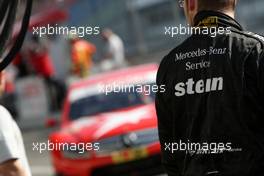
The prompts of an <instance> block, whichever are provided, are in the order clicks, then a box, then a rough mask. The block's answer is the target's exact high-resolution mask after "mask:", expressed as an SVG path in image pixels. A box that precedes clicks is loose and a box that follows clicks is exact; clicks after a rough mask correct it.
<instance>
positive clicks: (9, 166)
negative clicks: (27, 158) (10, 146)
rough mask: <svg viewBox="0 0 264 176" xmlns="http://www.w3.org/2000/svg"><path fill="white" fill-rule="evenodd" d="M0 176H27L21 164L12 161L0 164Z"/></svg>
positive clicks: (17, 161)
mask: <svg viewBox="0 0 264 176" xmlns="http://www.w3.org/2000/svg"><path fill="white" fill-rule="evenodd" d="M0 176H27V175H26V172H25V170H24V169H23V167H22V165H21V163H20V162H19V160H17V159H12V160H9V161H6V162H4V163H2V164H0Z"/></svg>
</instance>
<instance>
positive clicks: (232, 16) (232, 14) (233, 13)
mask: <svg viewBox="0 0 264 176" xmlns="http://www.w3.org/2000/svg"><path fill="white" fill-rule="evenodd" d="M203 10H205V11H206V10H209V11H217V12H220V13H223V14H225V15H228V16H230V17H231V18H235V11H234V10H229V9H218V10H211V9H201V10H199V11H203Z"/></svg>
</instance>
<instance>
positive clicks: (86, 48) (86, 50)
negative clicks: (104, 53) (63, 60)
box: [70, 35, 96, 78]
mask: <svg viewBox="0 0 264 176" xmlns="http://www.w3.org/2000/svg"><path fill="white" fill-rule="evenodd" d="M70 44H71V56H72V72H73V74H74V75H76V76H77V77H80V78H85V77H87V76H89V74H90V70H91V68H92V66H93V55H94V53H95V52H96V47H95V46H94V45H93V44H92V43H90V42H88V41H86V40H83V39H80V38H78V37H77V36H76V35H70Z"/></svg>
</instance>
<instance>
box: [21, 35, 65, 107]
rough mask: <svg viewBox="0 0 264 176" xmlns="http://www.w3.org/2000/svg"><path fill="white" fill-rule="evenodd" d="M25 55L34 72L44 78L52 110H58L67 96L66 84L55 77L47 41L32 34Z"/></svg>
mask: <svg viewBox="0 0 264 176" xmlns="http://www.w3.org/2000/svg"><path fill="white" fill-rule="evenodd" d="M24 53H25V57H26V58H27V59H28V64H29V65H30V67H31V68H30V69H31V70H32V71H33V73H36V74H37V75H39V76H40V77H42V78H44V80H45V83H46V85H47V90H48V94H49V97H50V102H51V103H50V110H51V111H56V110H58V109H60V108H61V106H62V101H63V100H64V97H65V91H66V87H65V84H64V83H63V82H61V81H59V80H57V79H55V68H54V65H53V62H52V58H51V56H50V54H49V50H48V46H47V43H45V42H43V41H42V40H41V39H40V38H39V37H38V36H34V35H33V36H32V38H31V42H30V43H29V44H28V46H27V47H25V52H24Z"/></svg>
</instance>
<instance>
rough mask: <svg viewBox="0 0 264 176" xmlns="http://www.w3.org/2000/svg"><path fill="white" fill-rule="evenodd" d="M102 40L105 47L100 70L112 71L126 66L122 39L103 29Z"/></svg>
mask: <svg viewBox="0 0 264 176" xmlns="http://www.w3.org/2000/svg"><path fill="white" fill-rule="evenodd" d="M102 38H103V40H104V41H105V44H106V47H105V52H104V55H103V61H102V64H101V67H102V70H104V71H106V70H112V69H114V68H122V67H124V66H126V61H125V49H124V43H123V41H122V39H121V38H120V37H119V36H118V35H117V34H115V33H114V32H113V31H112V30H110V29H104V30H103V32H102Z"/></svg>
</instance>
